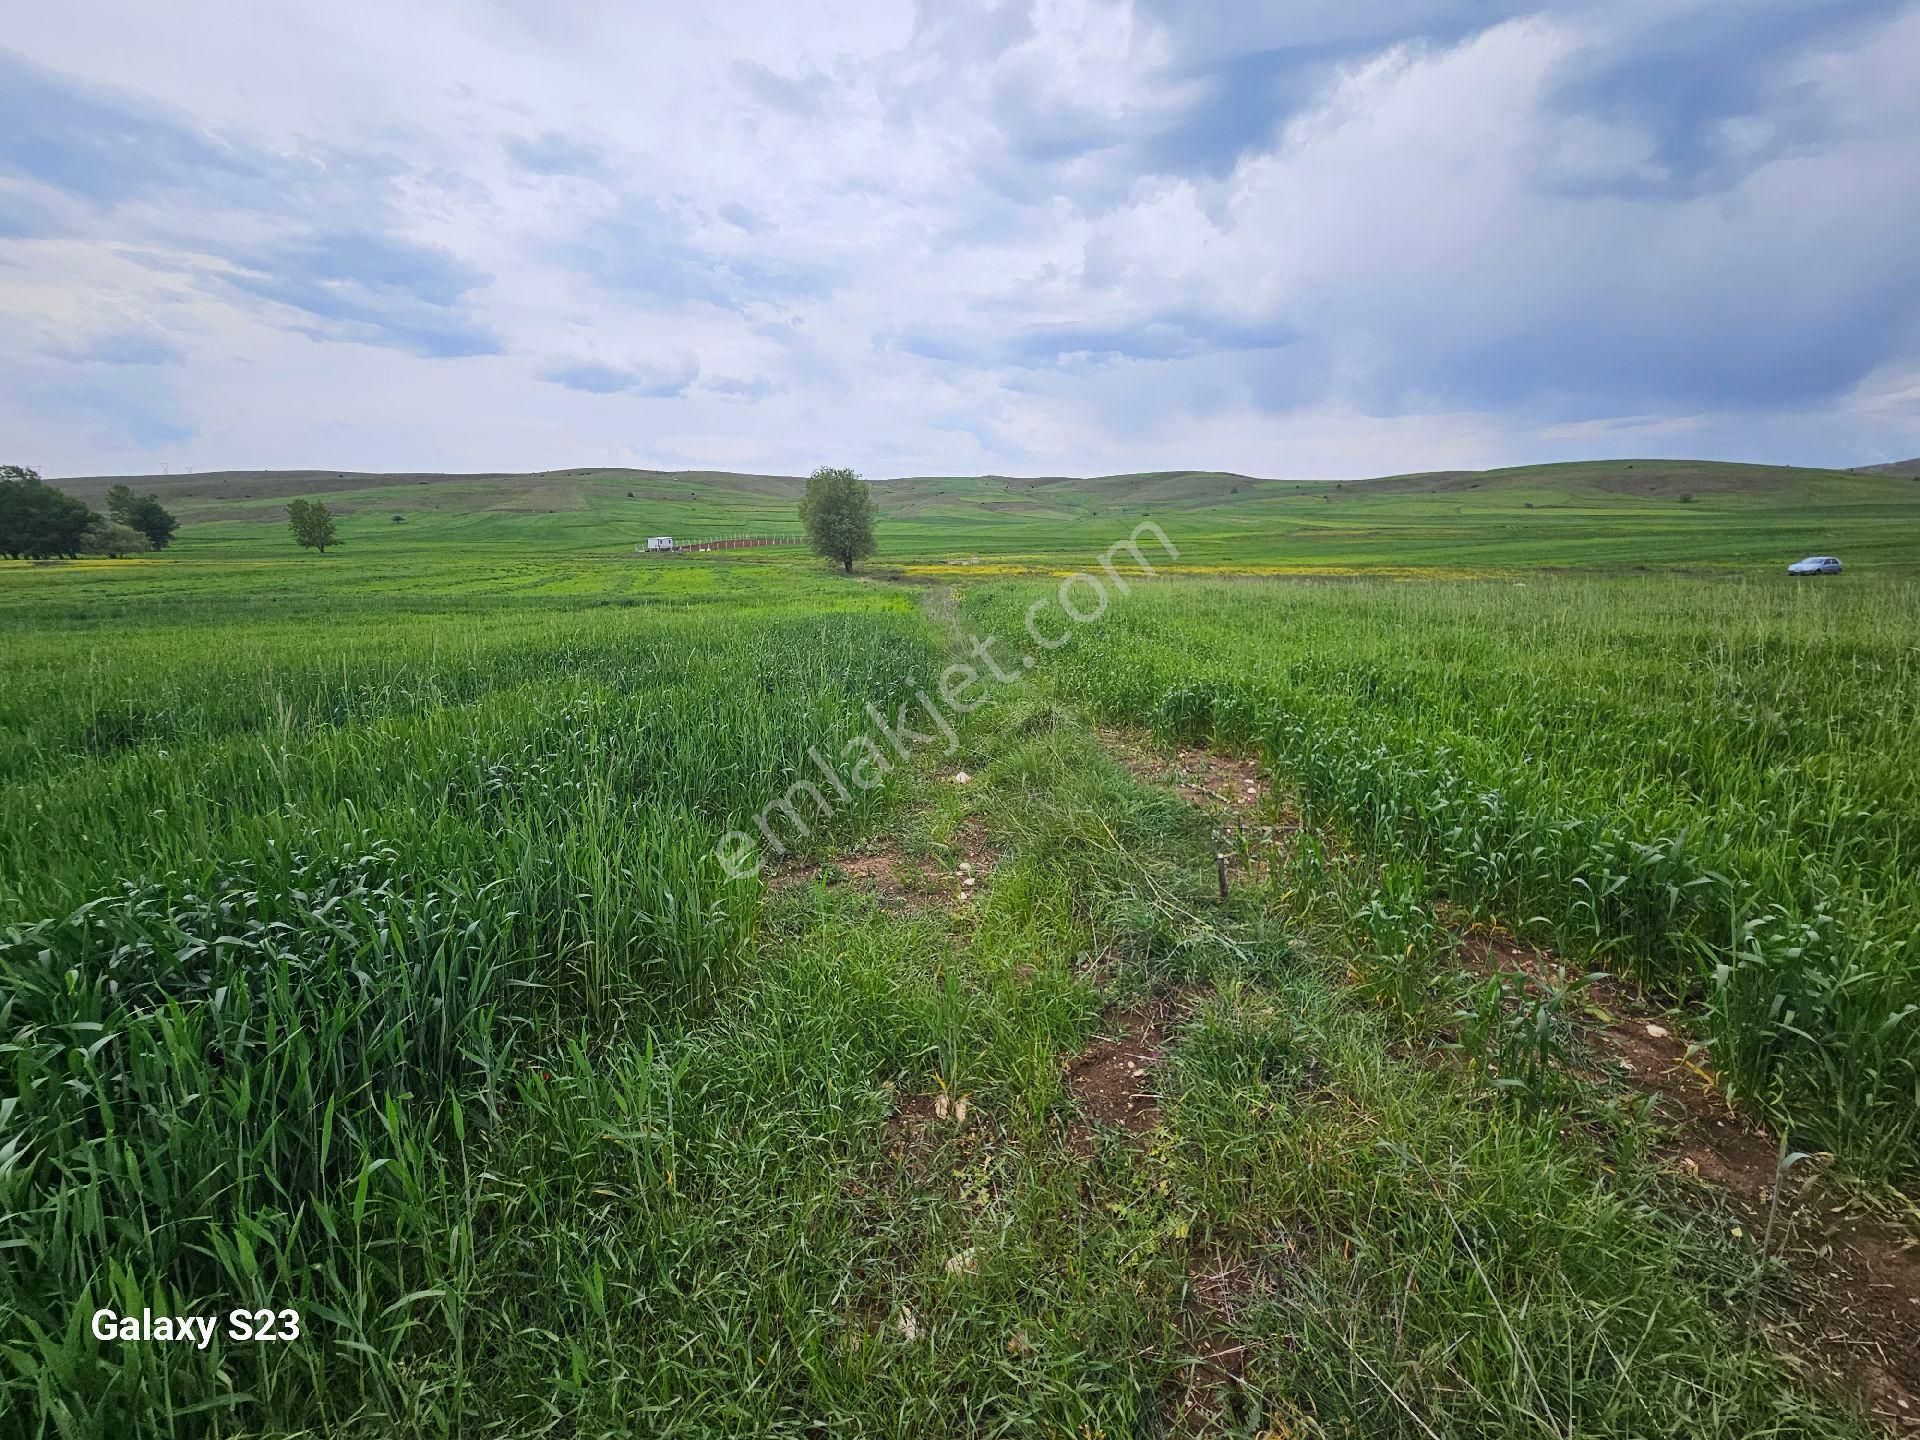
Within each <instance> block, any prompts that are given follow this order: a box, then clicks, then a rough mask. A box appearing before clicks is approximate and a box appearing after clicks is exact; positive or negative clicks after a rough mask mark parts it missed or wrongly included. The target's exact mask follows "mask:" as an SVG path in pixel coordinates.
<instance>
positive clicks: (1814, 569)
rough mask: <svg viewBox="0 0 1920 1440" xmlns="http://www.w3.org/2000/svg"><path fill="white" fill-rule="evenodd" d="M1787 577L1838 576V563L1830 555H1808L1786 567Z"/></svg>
mask: <svg viewBox="0 0 1920 1440" xmlns="http://www.w3.org/2000/svg"><path fill="white" fill-rule="evenodd" d="M1787 573H1788V574H1789V575H1838V574H1839V573H1840V562H1839V561H1838V560H1836V559H1834V557H1833V556H1831V555H1809V556H1808V557H1807V558H1806V559H1804V560H1800V561H1797V562H1795V563H1794V564H1792V565H1789V566H1787Z"/></svg>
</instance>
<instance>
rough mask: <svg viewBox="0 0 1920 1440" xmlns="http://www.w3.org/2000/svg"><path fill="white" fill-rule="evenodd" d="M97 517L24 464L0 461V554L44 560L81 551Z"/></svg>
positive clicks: (11, 557) (68, 557) (79, 502)
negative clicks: (1, 462) (3, 463)
mask: <svg viewBox="0 0 1920 1440" xmlns="http://www.w3.org/2000/svg"><path fill="white" fill-rule="evenodd" d="M99 518H100V517H99V516H98V515H96V514H94V512H93V511H92V510H90V509H89V508H88V507H87V506H86V504H85V503H83V502H82V501H79V500H76V499H74V498H73V496H71V495H69V494H67V493H66V492H65V491H63V490H56V489H55V488H54V487H53V486H51V485H49V484H47V482H46V481H44V480H42V479H41V478H40V472H39V471H37V470H33V469H30V468H28V467H27V466H25V465H0V555H5V556H6V557H7V558H8V559H10V560H20V559H27V560H47V559H52V558H53V557H55V556H62V555H64V556H65V557H66V558H67V559H69V560H71V559H73V558H75V557H76V556H78V555H79V554H80V550H81V546H82V543H83V542H84V541H85V539H86V536H87V532H88V531H89V530H91V529H92V528H93V525H94V522H95V521H97V520H98V519H99Z"/></svg>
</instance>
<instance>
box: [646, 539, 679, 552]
mask: <svg viewBox="0 0 1920 1440" xmlns="http://www.w3.org/2000/svg"><path fill="white" fill-rule="evenodd" d="M672 548H673V537H672V536H671V535H650V536H648V537H647V549H648V551H649V552H651V551H654V550H671V549H672Z"/></svg>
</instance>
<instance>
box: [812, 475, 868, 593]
mask: <svg viewBox="0 0 1920 1440" xmlns="http://www.w3.org/2000/svg"><path fill="white" fill-rule="evenodd" d="M800 523H801V524H803V525H805V526H806V527H807V543H808V544H809V545H811V546H813V553H814V554H816V555H820V556H823V557H825V558H826V559H828V560H838V561H839V562H840V563H841V565H842V566H844V567H845V568H846V572H847V574H849V575H851V574H852V573H853V562H854V561H856V560H864V559H865V558H866V557H867V556H869V555H871V554H873V551H874V543H873V495H872V492H870V491H869V490H868V489H867V482H866V481H864V480H862V479H861V478H860V477H859V476H858V475H856V474H855V473H854V472H853V471H851V470H847V469H844V468H841V467H839V466H834V465H822V466H821V467H820V468H819V469H818V470H816V471H814V472H813V474H811V475H809V476H808V477H807V493H806V495H805V496H804V497H803V498H802V499H801V501H800Z"/></svg>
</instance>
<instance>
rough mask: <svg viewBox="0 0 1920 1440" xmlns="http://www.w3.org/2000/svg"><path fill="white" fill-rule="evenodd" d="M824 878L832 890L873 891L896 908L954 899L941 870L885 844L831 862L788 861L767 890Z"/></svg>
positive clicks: (772, 876)
mask: <svg viewBox="0 0 1920 1440" xmlns="http://www.w3.org/2000/svg"><path fill="white" fill-rule="evenodd" d="M822 878H824V880H825V881H826V883H827V885H828V886H837V885H852V886H855V887H857V888H859V889H862V890H868V891H871V892H872V893H873V894H875V895H877V896H879V897H880V899H881V902H882V903H883V904H886V905H888V906H890V907H892V908H914V907H918V906H924V905H932V904H936V903H938V902H939V901H940V900H942V899H946V898H950V894H951V888H952V887H950V886H949V885H948V884H947V883H946V881H945V878H944V877H942V876H940V875H939V873H938V871H937V869H935V868H931V867H929V866H928V865H926V864H924V863H923V862H921V861H918V860H915V859H913V858H911V857H910V856H908V855H906V854H905V853H904V852H903V851H901V850H900V849H899V848H898V847H897V846H893V845H890V844H887V843H886V842H884V841H882V842H876V843H871V844H868V845H866V846H863V847H862V848H861V849H859V850H857V851H853V852H851V853H849V854H846V855H838V856H835V857H834V858H833V859H831V860H798V859H795V860H788V861H784V862H782V863H781V864H780V865H779V866H778V867H777V868H776V869H774V870H773V871H772V872H771V874H770V875H769V877H768V880H767V888H768V889H770V890H772V891H774V892H776V893H779V892H782V891H787V890H795V889H799V888H801V887H802V886H806V885H811V884H812V883H813V882H814V881H815V880H817V879H822Z"/></svg>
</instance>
